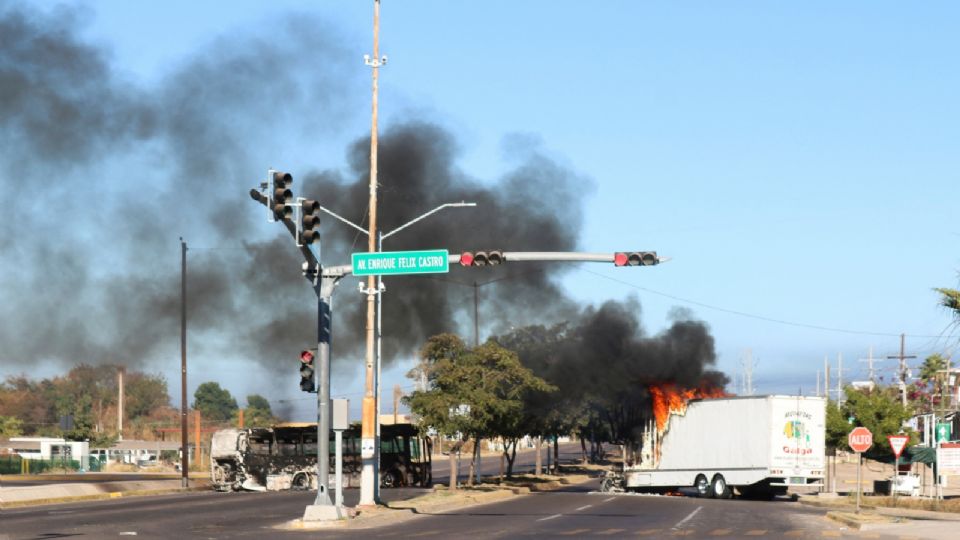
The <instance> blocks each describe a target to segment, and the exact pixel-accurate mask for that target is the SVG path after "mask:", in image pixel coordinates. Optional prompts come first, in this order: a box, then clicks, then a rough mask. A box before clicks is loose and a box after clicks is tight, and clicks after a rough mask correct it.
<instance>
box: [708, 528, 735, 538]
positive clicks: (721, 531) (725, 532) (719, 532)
mask: <svg viewBox="0 0 960 540" xmlns="http://www.w3.org/2000/svg"><path fill="white" fill-rule="evenodd" d="M732 532H733V529H714V530H712V531H710V536H726V535H728V534H730V533H732Z"/></svg>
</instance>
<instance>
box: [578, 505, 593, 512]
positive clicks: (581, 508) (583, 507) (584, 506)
mask: <svg viewBox="0 0 960 540" xmlns="http://www.w3.org/2000/svg"><path fill="white" fill-rule="evenodd" d="M591 506H593V505H592V504H585V505H583V506H581V507H580V508H577V509H576V510H574V512H579V511H581V510H586V509H587V508H590V507H591Z"/></svg>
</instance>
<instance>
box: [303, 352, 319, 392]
mask: <svg viewBox="0 0 960 540" xmlns="http://www.w3.org/2000/svg"><path fill="white" fill-rule="evenodd" d="M313 359H314V356H313V353H312V352H310V351H301V352H300V390H303V391H304V392H314V391H316V385H315V384H314V381H313Z"/></svg>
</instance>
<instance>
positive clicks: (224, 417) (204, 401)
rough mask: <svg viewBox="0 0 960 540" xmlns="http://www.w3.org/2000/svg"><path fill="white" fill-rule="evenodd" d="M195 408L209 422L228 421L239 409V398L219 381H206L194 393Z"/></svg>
mask: <svg viewBox="0 0 960 540" xmlns="http://www.w3.org/2000/svg"><path fill="white" fill-rule="evenodd" d="M193 408H194V409H196V410H198V411H200V414H201V415H203V418H205V419H206V420H207V421H208V422H226V421H228V420H230V418H232V417H233V414H234V413H235V412H236V411H237V409H238V407H237V400H236V399H234V398H233V396H231V395H230V391H229V390H227V389H225V388H220V384H219V383H215V382H205V383H203V384H201V385H200V386H198V387H197V391H196V392H194V393H193Z"/></svg>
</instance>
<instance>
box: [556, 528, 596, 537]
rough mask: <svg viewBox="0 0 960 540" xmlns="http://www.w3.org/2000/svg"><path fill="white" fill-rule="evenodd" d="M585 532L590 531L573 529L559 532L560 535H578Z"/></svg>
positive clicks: (588, 530)
mask: <svg viewBox="0 0 960 540" xmlns="http://www.w3.org/2000/svg"><path fill="white" fill-rule="evenodd" d="M585 532H590V529H574V530H572V531H564V532H562V533H559V534H560V536H579V535H581V534H583V533H585Z"/></svg>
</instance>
